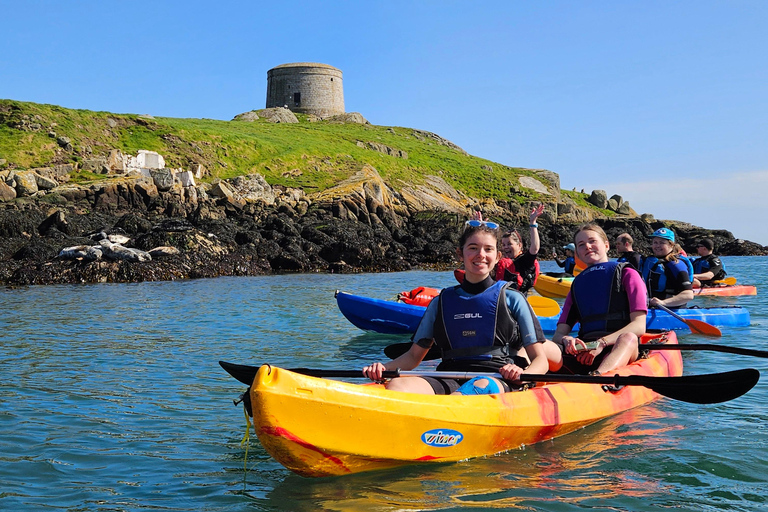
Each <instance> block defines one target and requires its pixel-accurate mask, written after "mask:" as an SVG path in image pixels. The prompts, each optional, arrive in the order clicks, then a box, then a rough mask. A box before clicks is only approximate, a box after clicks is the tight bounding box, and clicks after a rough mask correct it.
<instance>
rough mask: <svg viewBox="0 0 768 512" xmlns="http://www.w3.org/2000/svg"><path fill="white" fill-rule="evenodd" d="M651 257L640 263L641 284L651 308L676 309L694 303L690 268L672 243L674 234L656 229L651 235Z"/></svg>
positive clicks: (662, 229) (663, 229)
mask: <svg viewBox="0 0 768 512" xmlns="http://www.w3.org/2000/svg"><path fill="white" fill-rule="evenodd" d="M650 238H653V241H652V243H651V247H652V250H653V256H648V257H647V258H645V260H644V261H643V280H644V281H645V284H646V286H647V287H648V295H650V297H651V300H650V303H649V304H650V305H651V307H653V306H658V305H662V306H666V307H668V308H679V307H682V306H685V305H686V304H687V303H688V301H689V300H693V285H692V283H691V281H692V280H693V268H692V267H689V265H690V262H689V261H688V259H687V258H686V257H685V256H683V255H682V254H681V253H680V251H681V248H680V246H679V245H678V244H676V243H675V233H674V232H672V230H671V229H668V228H659V229H657V230H656V231H654V232H653V234H651V235H650Z"/></svg>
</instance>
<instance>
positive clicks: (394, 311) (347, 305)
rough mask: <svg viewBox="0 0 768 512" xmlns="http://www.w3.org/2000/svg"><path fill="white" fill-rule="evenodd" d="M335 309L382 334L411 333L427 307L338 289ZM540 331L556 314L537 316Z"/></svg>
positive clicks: (550, 326) (551, 323) (354, 322)
mask: <svg viewBox="0 0 768 512" xmlns="http://www.w3.org/2000/svg"><path fill="white" fill-rule="evenodd" d="M336 304H337V305H338V307H339V311H341V314H342V315H344V317H345V318H346V319H347V320H349V321H350V322H351V323H352V325H354V326H355V327H358V328H360V329H363V330H364V331H373V332H379V333H382V334H413V333H414V332H416V328H417V327H418V326H419V322H421V317H423V316H424V312H425V311H426V310H427V308H426V307H425V306H416V305H411V304H404V303H402V302H394V301H391V300H381V299H372V298H370V297H362V296H360V295H353V294H351V293H346V292H342V291H337V292H336ZM537 318H538V319H539V323H541V328H542V329H543V330H544V332H547V333H549V332H555V328H556V327H557V320H558V319H559V318H560V315H559V313H558V314H557V315H554V316H550V317H537Z"/></svg>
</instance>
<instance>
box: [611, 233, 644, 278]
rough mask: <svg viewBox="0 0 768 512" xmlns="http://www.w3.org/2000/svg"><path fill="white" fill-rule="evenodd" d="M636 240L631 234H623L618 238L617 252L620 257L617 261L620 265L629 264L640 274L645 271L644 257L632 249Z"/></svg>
mask: <svg viewBox="0 0 768 512" xmlns="http://www.w3.org/2000/svg"><path fill="white" fill-rule="evenodd" d="M634 243H635V240H634V239H633V238H632V235H630V234H629V233H622V234H620V235H619V236H617V237H616V244H615V245H616V252H617V253H619V257H618V258H617V259H616V261H618V262H619V263H623V262H625V261H626V262H627V263H629V264H630V265H632V268H634V269H635V270H637V271H638V272H642V270H643V257H642V255H641V254H640V253H639V252H635V250H634V249H633V248H632V246H633V245H634Z"/></svg>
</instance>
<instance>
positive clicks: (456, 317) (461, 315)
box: [453, 313, 483, 320]
mask: <svg viewBox="0 0 768 512" xmlns="http://www.w3.org/2000/svg"><path fill="white" fill-rule="evenodd" d="M470 318H483V315H481V314H480V313H458V314H456V315H453V319H454V320H469V319H470Z"/></svg>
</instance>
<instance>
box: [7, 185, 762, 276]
mask: <svg viewBox="0 0 768 512" xmlns="http://www.w3.org/2000/svg"><path fill="white" fill-rule="evenodd" d="M158 181H160V184H161V186H160V187H158V186H157V185H158ZM435 194H436V192H435V190H434V189H433V190H431V191H428V193H423V194H422V195H419V194H416V193H412V194H411V195H408V194H404V193H401V192H395V191H393V190H392V189H391V188H389V187H388V185H386V184H385V183H384V182H382V181H381V179H380V178H379V177H378V175H377V174H376V173H375V170H373V171H372V172H371V170H368V171H367V172H362V173H359V174H358V175H357V176H356V177H355V178H354V179H351V180H348V181H347V182H345V183H342V184H340V185H339V187H336V188H335V189H333V190H327V191H324V192H323V193H320V194H316V195H313V196H307V195H305V194H304V193H303V192H302V191H300V190H295V189H281V188H272V187H270V186H269V185H268V184H267V183H266V181H265V180H264V179H263V178H262V177H260V176H249V177H238V178H234V179H232V180H227V181H222V182H216V183H214V184H212V185H208V184H206V185H200V186H197V187H196V188H190V187H182V186H180V185H178V184H176V185H175V184H174V182H173V179H171V180H170V181H169V180H168V176H167V175H164V174H162V173H160V174H158V175H157V176H155V177H152V176H149V177H147V176H142V177H138V178H125V177H122V178H120V179H117V180H106V181H103V182H98V183H97V184H92V185H88V186H75V185H67V186H61V187H54V188H52V189H50V190H47V191H46V192H45V193H44V194H39V193H38V194H35V195H34V196H32V197H18V198H15V199H14V200H12V201H7V202H4V203H0V237H1V238H0V284H4V285H6V286H23V285H41V284H46V285H47V284H72V283H102V282H121V283H125V282H140V281H159V280H177V279H195V278H204V277H218V276H253V275H265V274H278V273H303V272H339V273H349V272H384V271H401V270H409V269H414V268H431V269H450V268H453V267H454V266H455V264H456V261H455V258H454V255H455V249H454V248H455V246H456V243H457V239H458V236H459V233H460V231H461V228H462V226H463V222H464V220H465V219H466V218H467V216H468V215H469V212H470V211H471V209H472V208H479V209H482V210H483V211H484V212H485V213H486V216H487V217H489V218H492V219H493V220H496V221H499V222H500V223H501V224H502V225H503V226H504V227H507V228H514V227H517V228H518V229H519V230H520V232H521V234H523V237H524V238H527V235H528V230H527V228H526V229H522V227H523V226H526V225H527V220H526V217H527V212H528V211H529V209H530V206H531V204H533V203H534V202H535V201H531V203H530V204H524V205H520V204H517V203H510V204H504V203H497V202H492V201H491V202H489V201H478V200H474V199H471V198H466V197H461V196H460V194H458V193H456V192H455V191H453V192H451V191H446V190H441V191H440V194H438V196H435ZM452 194H453V195H454V196H455V197H453V198H452V199H450V196H451V195H452ZM430 197H431V198H432V199H433V200H429V198H430ZM435 197H437V198H438V199H439V200H434V199H435ZM441 198H448V199H444V200H443V199H441ZM449 199H450V200H449ZM545 204H546V207H547V209H546V211H545V215H543V216H542V217H541V219H540V227H539V231H540V237H541V243H542V251H541V252H540V255H541V256H542V257H543V258H545V259H546V258H549V257H550V255H549V254H550V253H551V248H552V247H560V246H562V245H565V244H566V243H568V242H570V241H571V240H570V239H571V236H572V233H573V231H574V229H575V227H576V226H577V225H578V224H580V223H581V222H583V221H584V220H592V219H591V218H589V217H590V214H589V213H588V212H586V211H579V210H578V207H576V209H574V207H573V205H564V204H563V203H561V202H558V201H557V200H556V199H555V198H554V197H553V198H552V200H551V201H545ZM437 205H442V206H444V207H443V208H439V209H438V208H436V207H435V206H437ZM566 206H567V207H566ZM592 217H593V218H594V220H595V221H596V222H598V223H599V224H601V225H602V226H603V227H604V229H605V230H606V232H607V233H608V234H609V236H612V237H615V236H616V235H618V234H619V233H621V232H624V231H627V232H629V233H630V234H632V235H633V237H635V239H636V240H637V244H636V248H637V249H638V250H640V251H645V252H648V251H649V248H650V246H649V244H648V241H647V239H646V236H647V235H648V234H650V233H651V232H653V230H655V229H656V228H658V227H661V226H664V225H666V226H667V227H672V228H673V229H675V231H676V232H677V234H678V237H679V239H680V240H681V242H682V245H683V247H684V248H685V249H686V250H688V251H689V252H692V253H694V254H695V243H696V241H697V240H698V239H699V238H701V237H703V236H708V237H712V238H713V239H714V240H715V242H716V246H717V251H718V253H719V254H722V255H765V254H768V247H763V246H760V245H758V244H755V243H752V242H748V241H744V240H737V239H735V238H734V237H733V236H732V234H731V233H730V232H728V231H724V230H714V231H713V230H707V229H704V228H700V227H696V226H692V225H688V224H683V223H675V222H670V221H658V220H655V219H653V218H652V217H650V216H647V215H643V216H636V215H634V216H614V217H610V218H604V217H595V216H594V215H592ZM109 235H113V236H114V235H121V237H122V238H121V239H119V240H120V241H121V242H122V243H121V244H114V243H113V242H111V241H107V242H105V241H104V240H106V239H107V237H108V236H109ZM99 239H101V240H99ZM115 245H119V246H120V247H115ZM97 246H98V247H99V249H98V251H96V252H98V253H99V254H98V257H93V256H90V257H89V256H87V255H86V254H85V252H84V253H82V254H80V255H79V256H78V254H79V253H78V252H77V251H76V250H75V249H76V248H83V249H82V250H83V251H85V249H87V248H89V247H97ZM122 247H124V248H127V249H130V250H129V251H120V250H118V249H121V248H122ZM67 249H69V251H67ZM158 249H162V250H158ZM153 250H154V252H153ZM91 252H94V251H91ZM128 253H133V254H139V253H148V254H150V255H152V256H150V257H145V256H142V257H141V258H139V257H136V256H134V257H131V256H130V255H129V254H128Z"/></svg>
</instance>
